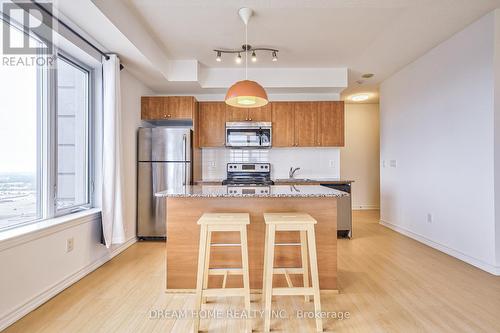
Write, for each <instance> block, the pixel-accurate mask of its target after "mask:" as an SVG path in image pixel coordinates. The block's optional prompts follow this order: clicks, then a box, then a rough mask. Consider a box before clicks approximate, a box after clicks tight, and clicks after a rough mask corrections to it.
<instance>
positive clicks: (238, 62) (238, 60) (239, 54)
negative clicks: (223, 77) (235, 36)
mask: <svg viewBox="0 0 500 333" xmlns="http://www.w3.org/2000/svg"><path fill="white" fill-rule="evenodd" d="M235 61H236V63H237V64H241V53H238V56H237V57H236V60H235Z"/></svg>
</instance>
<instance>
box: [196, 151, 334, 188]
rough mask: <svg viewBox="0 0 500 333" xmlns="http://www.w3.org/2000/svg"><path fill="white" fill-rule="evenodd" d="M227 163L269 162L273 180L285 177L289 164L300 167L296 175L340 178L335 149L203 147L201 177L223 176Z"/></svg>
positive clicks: (213, 177) (214, 178) (301, 176)
mask: <svg viewBox="0 0 500 333" xmlns="http://www.w3.org/2000/svg"><path fill="white" fill-rule="evenodd" d="M231 162H234V163H245V162H269V163H271V170H272V171H271V172H272V174H271V177H272V178H274V179H275V178H288V171H289V169H290V167H294V168H300V170H299V171H297V172H296V173H295V177H296V178H340V149H339V148H272V149H227V148H203V149H202V172H203V179H204V180H219V179H224V178H226V164H227V163H231Z"/></svg>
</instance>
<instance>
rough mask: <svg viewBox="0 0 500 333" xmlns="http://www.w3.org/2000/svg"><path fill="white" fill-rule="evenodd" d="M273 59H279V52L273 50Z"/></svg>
mask: <svg viewBox="0 0 500 333" xmlns="http://www.w3.org/2000/svg"><path fill="white" fill-rule="evenodd" d="M273 61H278V54H277V53H276V51H273Z"/></svg>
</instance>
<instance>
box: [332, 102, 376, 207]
mask: <svg viewBox="0 0 500 333" xmlns="http://www.w3.org/2000/svg"><path fill="white" fill-rule="evenodd" d="M379 161H380V149H379V105H378V104H345V147H344V148H341V150H340V176H341V178H342V179H351V180H354V183H353V184H352V207H353V209H378V208H379V206H380V186H379V185H380V167H379V166H380V163H379Z"/></svg>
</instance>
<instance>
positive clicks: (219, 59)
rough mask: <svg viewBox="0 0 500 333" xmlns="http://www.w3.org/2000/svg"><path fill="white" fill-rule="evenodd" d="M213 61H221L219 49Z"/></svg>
mask: <svg viewBox="0 0 500 333" xmlns="http://www.w3.org/2000/svg"><path fill="white" fill-rule="evenodd" d="M215 61H217V62H221V61H222V54H221V52H220V51H217V58H215Z"/></svg>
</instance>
